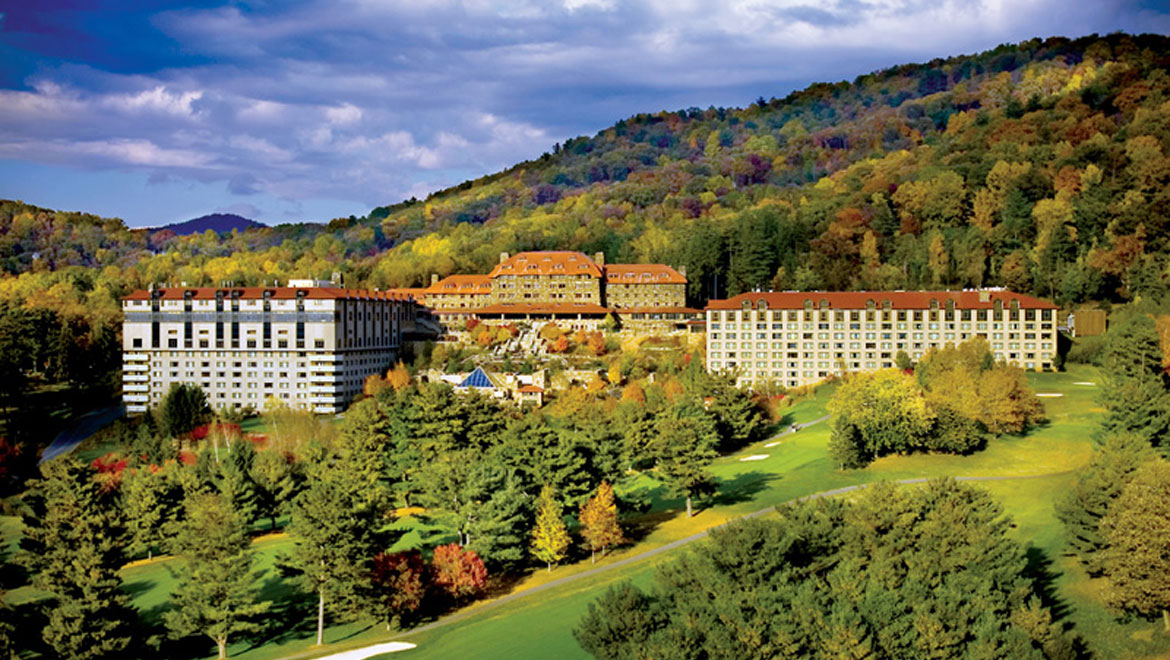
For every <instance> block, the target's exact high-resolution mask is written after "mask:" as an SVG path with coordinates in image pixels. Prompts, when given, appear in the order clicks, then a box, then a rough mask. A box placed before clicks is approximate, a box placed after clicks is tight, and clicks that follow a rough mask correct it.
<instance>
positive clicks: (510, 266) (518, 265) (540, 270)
mask: <svg viewBox="0 0 1170 660" xmlns="http://www.w3.org/2000/svg"><path fill="white" fill-rule="evenodd" d="M501 275H588V276H590V277H601V266H598V265H597V263H596V262H594V261H593V260H592V259H590V258H589V257H587V256H585V254H584V253H582V252H567V251H566V252H520V253H517V254H516V255H515V256H512V257H509V258H507V259H505V260H504V261H502V262H500V263H498V264H496V267H495V268H493V269H492V272H491V273H490V274H489V275H488V277H499V276H501Z"/></svg>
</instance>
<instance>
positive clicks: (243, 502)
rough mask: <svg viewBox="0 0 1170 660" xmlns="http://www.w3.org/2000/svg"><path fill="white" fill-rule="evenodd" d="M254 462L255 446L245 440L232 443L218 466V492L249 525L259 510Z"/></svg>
mask: <svg viewBox="0 0 1170 660" xmlns="http://www.w3.org/2000/svg"><path fill="white" fill-rule="evenodd" d="M255 463H256V448H255V447H254V446H253V445H252V443H251V442H248V441H247V440H240V441H237V442H235V443H234V444H232V445H231V446H230V447H229V448H228V451H227V455H226V456H225V458H224V461H223V463H220V466H219V483H218V484H217V486H218V489H219V492H221V493H223V494H224V495H227V496H228V497H229V498H231V500H232V510H234V511H235V514H236V515H237V516H239V518H240V519H241V520H242V521H243V522H244V524H245V525H251V524H252V523H253V522H254V521H255V520H256V516H257V512H258V510H259V499H260V495H259V490H260V489H259V488H258V487H257V486H256V482H255V481H254V480H253V479H252V470H253V468H254V466H255Z"/></svg>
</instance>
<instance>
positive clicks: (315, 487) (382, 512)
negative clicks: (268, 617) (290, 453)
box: [282, 438, 392, 645]
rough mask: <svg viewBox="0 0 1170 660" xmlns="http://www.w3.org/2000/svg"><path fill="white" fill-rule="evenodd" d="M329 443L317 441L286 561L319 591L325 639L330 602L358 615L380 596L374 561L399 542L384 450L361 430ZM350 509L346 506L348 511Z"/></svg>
mask: <svg viewBox="0 0 1170 660" xmlns="http://www.w3.org/2000/svg"><path fill="white" fill-rule="evenodd" d="M351 441H353V442H354V444H352V445H350V446H348V447H344V448H337V449H334V450H332V451H326V450H324V449H322V448H311V451H310V452H309V454H308V455H307V456H306V458H305V463H306V464H307V465H310V466H312V469H311V470H310V471H309V474H308V475H307V477H308V478H307V479H306V486H305V488H304V489H303V490H302V491H301V492H300V494H298V495H297V497H296V499H295V500H293V507H292V513H291V522H290V524H289V526H288V534H289V536H290V537H291V538H292V539H293V542H294V546H293V550H292V552H291V554H290V555H288V556H287V557H284V558H283V559H282V564H283V565H284V566H285V567H286V568H287V569H289V572H291V573H292V574H293V576H294V577H295V580H296V582H297V583H298V584H299V585H300V586H301V588H302V589H304V590H306V591H309V592H312V593H314V594H316V595H317V644H318V645H320V644H322V643H324V636H325V608H326V605H328V606H329V608H330V609H331V610H332V611H333V612H335V613H336V614H337V615H339V616H341V617H343V618H344V617H349V616H354V615H356V614H358V613H359V612H361V611H362V609H363V606H364V605H365V604H366V603H368V602H371V601H373V600H374V599H375V598H376V589H375V588H374V584H373V575H374V567H373V561H374V557H376V556H377V555H378V554H379V553H381V552H385V551H386V549H387V548H389V547H390V545H392V538H391V535H390V533H389V531H388V530H387V529H386V526H387V524H388V522H389V520H388V511H387V505H386V499H387V492H386V490H385V488H384V486H383V485H382V484H380V483H379V481H380V477H381V466H382V462H381V457H380V456H379V455H378V453H377V451H376V449H375V446H374V445H372V444H371V443H368V442H363V440H362V439H360V438H351ZM341 512H344V514H341Z"/></svg>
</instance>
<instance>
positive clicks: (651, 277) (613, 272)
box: [605, 264, 687, 284]
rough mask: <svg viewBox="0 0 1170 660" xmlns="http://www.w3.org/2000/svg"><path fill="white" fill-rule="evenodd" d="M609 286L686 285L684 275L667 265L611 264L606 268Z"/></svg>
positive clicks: (606, 279) (606, 278)
mask: <svg viewBox="0 0 1170 660" xmlns="http://www.w3.org/2000/svg"><path fill="white" fill-rule="evenodd" d="M605 281H606V283H608V284H686V283H687V278H685V277H683V275H682V273H679V272H678V271H677V270H675V269H673V268H671V267H670V266H667V265H665V264H610V265H609V266H606V267H605Z"/></svg>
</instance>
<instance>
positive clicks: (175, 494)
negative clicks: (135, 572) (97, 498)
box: [119, 461, 183, 558]
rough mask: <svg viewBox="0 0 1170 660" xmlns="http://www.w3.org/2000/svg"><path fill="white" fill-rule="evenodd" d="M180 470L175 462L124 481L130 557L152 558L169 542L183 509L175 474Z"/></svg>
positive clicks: (128, 475) (145, 469) (142, 469)
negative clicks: (144, 556)
mask: <svg viewBox="0 0 1170 660" xmlns="http://www.w3.org/2000/svg"><path fill="white" fill-rule="evenodd" d="M179 469H180V468H179V467H178V465H177V464H176V463H174V462H173V461H172V462H169V463H166V464H164V465H163V466H162V467H161V468H154V467H150V466H148V467H140V468H137V469H132V470H127V471H126V473H125V475H124V476H123V477H122V486H121V488H120V489H119V494H120V495H121V500H122V501H121V507H122V514H123V515H122V517H123V519H124V520H125V521H126V528H127V529H126V531H127V532H128V534H129V537H130V543H129V545H128V546H127V549H128V550H129V551H130V553H131V554H134V555H141V554H143V553H145V554H146V556H147V557H148V558H149V557H152V556H154V550H155V548H158V547H161V546H162V545H163V542H164V541H165V540H166V539H168V538H170V536H171V532H172V528H173V526H174V525H175V523H176V522H177V521H178V518H179V514H180V512H181V510H182V506H183V486H182V484H181V483H180V482H179V480H178V478H177V477H178V475H177V474H176V472H177V470H179Z"/></svg>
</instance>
